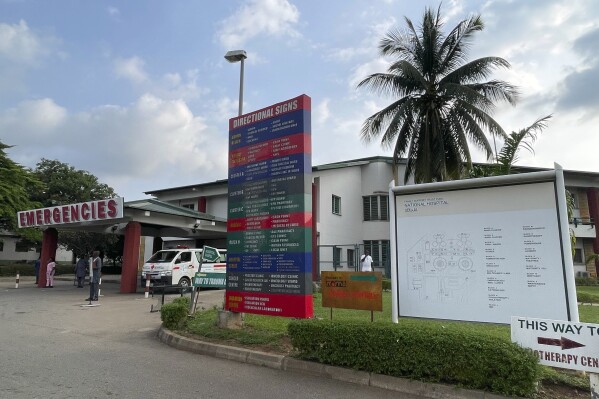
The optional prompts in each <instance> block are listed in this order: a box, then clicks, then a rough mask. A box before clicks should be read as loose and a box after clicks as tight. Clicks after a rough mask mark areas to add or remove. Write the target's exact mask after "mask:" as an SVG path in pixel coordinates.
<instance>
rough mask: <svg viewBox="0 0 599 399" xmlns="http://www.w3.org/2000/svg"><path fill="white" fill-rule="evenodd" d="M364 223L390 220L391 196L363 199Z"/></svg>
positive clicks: (375, 196) (372, 196)
mask: <svg viewBox="0 0 599 399" xmlns="http://www.w3.org/2000/svg"><path fill="white" fill-rule="evenodd" d="M362 207H363V210H364V221H369V220H389V196H388V195H369V196H366V197H362Z"/></svg>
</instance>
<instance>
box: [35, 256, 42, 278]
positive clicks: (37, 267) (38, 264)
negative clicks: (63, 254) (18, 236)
mask: <svg viewBox="0 0 599 399" xmlns="http://www.w3.org/2000/svg"><path fill="white" fill-rule="evenodd" d="M40 259H41V257H38V258H37V260H36V261H35V263H34V264H33V267H34V268H35V284H37V283H38V282H39V281H40V267H41V266H42V262H41V260H40Z"/></svg>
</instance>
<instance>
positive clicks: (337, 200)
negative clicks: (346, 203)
mask: <svg viewBox="0 0 599 399" xmlns="http://www.w3.org/2000/svg"><path fill="white" fill-rule="evenodd" d="M332 211H333V214H334V215H341V197H337V196H336V195H333V197H332Z"/></svg>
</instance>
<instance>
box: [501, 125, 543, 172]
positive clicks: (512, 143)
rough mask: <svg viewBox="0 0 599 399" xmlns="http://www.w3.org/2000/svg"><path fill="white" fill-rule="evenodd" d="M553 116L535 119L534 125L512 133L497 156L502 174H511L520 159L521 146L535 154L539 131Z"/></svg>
mask: <svg viewBox="0 0 599 399" xmlns="http://www.w3.org/2000/svg"><path fill="white" fill-rule="evenodd" d="M551 117H552V115H547V116H544V117H542V118H539V119H537V120H536V121H534V123H533V124H532V125H530V126H528V127H526V128H524V129H520V130H519V131H517V132H512V133H510V135H509V136H508V137H507V138H506V139H505V142H504V144H503V147H501V151H500V152H499V155H498V156H497V163H498V164H499V165H500V168H501V172H502V174H510V172H511V168H512V166H513V165H514V164H515V163H516V162H517V161H518V152H519V150H520V148H524V149H526V150H527V151H529V152H531V153H532V154H534V150H533V148H532V144H533V143H534V142H535V141H536V139H537V133H540V132H542V131H543V129H544V128H546V127H547V121H548V120H549V119H551Z"/></svg>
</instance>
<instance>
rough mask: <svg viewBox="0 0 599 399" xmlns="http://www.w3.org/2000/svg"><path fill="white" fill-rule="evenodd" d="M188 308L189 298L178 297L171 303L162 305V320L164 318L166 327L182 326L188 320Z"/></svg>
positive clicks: (175, 327)
mask: <svg viewBox="0 0 599 399" xmlns="http://www.w3.org/2000/svg"><path fill="white" fill-rule="evenodd" d="M188 309H189V298H187V297H181V298H177V299H175V300H173V301H172V302H171V303H167V304H165V305H162V308H160V320H162V324H163V325H164V327H166V328H168V329H170V330H176V329H179V328H182V327H184V325H185V323H186V321H187V313H188Z"/></svg>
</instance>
